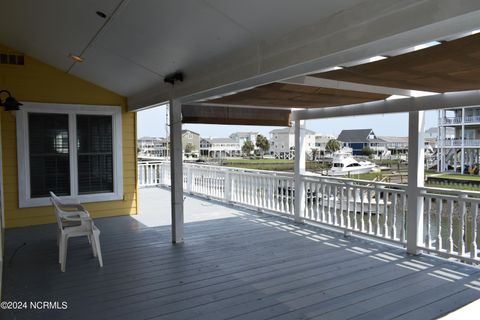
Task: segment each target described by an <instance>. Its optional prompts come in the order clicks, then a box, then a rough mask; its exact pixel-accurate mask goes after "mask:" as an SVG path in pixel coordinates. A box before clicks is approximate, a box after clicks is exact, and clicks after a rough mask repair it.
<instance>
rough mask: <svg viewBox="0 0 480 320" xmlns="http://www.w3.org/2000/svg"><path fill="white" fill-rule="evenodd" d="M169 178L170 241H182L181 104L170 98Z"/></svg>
mask: <svg viewBox="0 0 480 320" xmlns="http://www.w3.org/2000/svg"><path fill="white" fill-rule="evenodd" d="M170 172H171V173H170V179H171V206H172V242H173V243H182V242H183V155H182V105H181V104H180V102H178V101H177V100H170Z"/></svg>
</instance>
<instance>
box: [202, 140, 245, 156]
mask: <svg viewBox="0 0 480 320" xmlns="http://www.w3.org/2000/svg"><path fill="white" fill-rule="evenodd" d="M200 155H201V156H205V157H209V158H231V157H241V156H242V147H241V145H240V144H239V143H238V142H237V141H235V140H234V139H231V138H202V139H200Z"/></svg>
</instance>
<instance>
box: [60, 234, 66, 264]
mask: <svg viewBox="0 0 480 320" xmlns="http://www.w3.org/2000/svg"><path fill="white" fill-rule="evenodd" d="M63 238H64V236H63V234H59V235H58V239H59V240H58V242H59V243H58V263H60V264H62V261H63V258H62V257H63V246H64V245H65V244H64V239H63Z"/></svg>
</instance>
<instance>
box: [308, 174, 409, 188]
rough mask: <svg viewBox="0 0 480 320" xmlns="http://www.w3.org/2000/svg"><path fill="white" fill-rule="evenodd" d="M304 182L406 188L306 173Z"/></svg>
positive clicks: (397, 185) (400, 185) (387, 183)
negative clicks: (330, 182) (331, 182)
mask: <svg viewBox="0 0 480 320" xmlns="http://www.w3.org/2000/svg"><path fill="white" fill-rule="evenodd" d="M303 179H304V180H307V181H313V182H314V181H318V180H324V181H325V180H327V182H329V181H335V182H337V183H341V184H352V183H360V184H362V185H361V187H366V186H368V185H371V186H376V187H388V188H392V189H401V190H406V188H407V186H406V185H404V184H399V183H391V182H380V181H371V180H363V179H351V178H342V177H330V176H322V175H319V174H313V173H310V172H309V173H307V174H305V175H304V176H303ZM359 187H360V186H359Z"/></svg>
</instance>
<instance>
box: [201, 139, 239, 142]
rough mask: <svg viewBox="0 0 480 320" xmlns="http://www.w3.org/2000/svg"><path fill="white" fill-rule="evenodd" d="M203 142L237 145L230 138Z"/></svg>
mask: <svg viewBox="0 0 480 320" xmlns="http://www.w3.org/2000/svg"><path fill="white" fill-rule="evenodd" d="M205 140H207V141H208V142H210V143H237V141H235V140H234V139H231V138H209V139H205Z"/></svg>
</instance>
